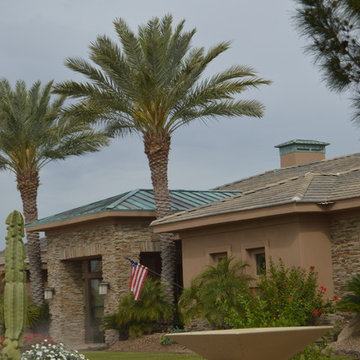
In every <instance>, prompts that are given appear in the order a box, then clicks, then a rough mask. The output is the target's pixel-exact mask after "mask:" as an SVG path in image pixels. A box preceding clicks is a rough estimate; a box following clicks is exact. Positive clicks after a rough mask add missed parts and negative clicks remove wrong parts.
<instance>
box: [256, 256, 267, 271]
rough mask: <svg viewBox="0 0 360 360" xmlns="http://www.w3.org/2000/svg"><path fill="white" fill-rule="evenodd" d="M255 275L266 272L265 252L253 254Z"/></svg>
mask: <svg viewBox="0 0 360 360" xmlns="http://www.w3.org/2000/svg"><path fill="white" fill-rule="evenodd" d="M255 263H256V275H262V274H264V273H265V272H266V258H265V251H264V252H261V253H258V254H255Z"/></svg>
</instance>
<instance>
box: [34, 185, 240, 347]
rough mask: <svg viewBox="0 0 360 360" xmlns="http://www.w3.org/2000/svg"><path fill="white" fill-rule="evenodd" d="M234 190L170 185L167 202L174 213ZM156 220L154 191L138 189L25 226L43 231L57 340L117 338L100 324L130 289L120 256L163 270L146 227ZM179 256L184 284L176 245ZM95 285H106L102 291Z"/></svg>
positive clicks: (155, 243)
mask: <svg viewBox="0 0 360 360" xmlns="http://www.w3.org/2000/svg"><path fill="white" fill-rule="evenodd" d="M237 193H238V192H237V191H233V190H206V191H191V190H171V191H170V200H171V207H172V210H173V211H174V212H175V211H180V210H185V209H188V208H192V207H194V206H199V205H203V204H207V203H210V202H213V201H217V200H220V199H223V198H225V197H229V196H232V195H234V194H237ZM154 219H155V202H154V197H153V192H152V190H144V189H138V190H134V191H129V192H126V193H123V194H120V195H117V196H113V197H111V198H108V199H104V200H101V201H97V202H95V203H91V204H87V205H84V206H81V207H79V208H76V209H71V210H68V211H65V212H62V213H60V214H56V215H53V216H49V217H46V218H44V219H40V220H38V221H36V222H33V223H30V224H27V230H28V231H40V232H45V235H46V240H47V272H48V288H47V289H46V294H47V298H48V301H49V307H50V314H51V324H50V335H51V336H52V337H53V339H54V340H55V341H58V342H64V343H66V344H70V345H71V344H74V343H77V344H79V343H81V344H83V343H86V342H87V343H99V342H103V341H104V340H105V342H106V343H107V344H111V343H113V342H115V341H116V339H117V336H118V333H117V332H116V331H112V330H107V331H106V332H105V338H104V334H103V333H102V332H100V330H99V325H100V324H101V322H102V319H103V316H104V314H110V313H113V312H115V311H116V310H117V306H118V303H119V300H120V298H121V295H122V294H125V293H127V292H128V286H129V278H130V273H131V266H130V263H129V262H128V261H127V260H125V259H124V256H126V257H129V258H131V259H134V260H140V262H141V263H142V264H144V265H146V266H148V267H149V268H150V269H152V271H154V272H155V273H160V272H161V263H160V249H159V240H158V236H157V235H156V234H154V233H153V231H152V229H151V228H150V227H149V224H150V223H151V221H153V220H154ZM177 244H178V245H180V243H177ZM177 259H178V260H177V267H178V271H177V274H178V278H177V282H178V283H180V284H182V279H181V274H182V271H181V248H180V246H178V248H177ZM101 284H102V286H100V285H101ZM99 287H100V288H101V289H104V287H105V289H104V290H103V293H104V292H105V294H100V293H99Z"/></svg>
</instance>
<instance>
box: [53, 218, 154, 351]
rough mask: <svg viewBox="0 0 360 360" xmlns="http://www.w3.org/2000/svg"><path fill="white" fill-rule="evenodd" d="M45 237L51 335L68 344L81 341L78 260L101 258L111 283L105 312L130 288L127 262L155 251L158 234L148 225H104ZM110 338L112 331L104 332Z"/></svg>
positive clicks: (82, 317)
mask: <svg viewBox="0 0 360 360" xmlns="http://www.w3.org/2000/svg"><path fill="white" fill-rule="evenodd" d="M46 235H47V241H48V259H49V260H48V283H49V286H51V287H54V288H55V294H54V297H53V299H52V300H50V302H49V305H50V313H51V325H50V334H51V336H52V337H53V338H54V340H55V341H59V342H64V343H66V344H76V343H77V344H81V343H84V342H85V310H84V285H83V280H82V278H81V275H82V269H81V261H79V258H86V257H91V256H101V257H102V266H103V268H102V271H103V281H106V282H108V283H109V284H110V289H109V291H108V294H107V295H104V296H105V299H104V300H105V309H104V312H105V314H109V313H112V312H114V311H116V309H117V305H118V303H119V300H120V298H121V296H122V295H123V294H125V293H126V292H128V285H129V277H130V272H131V267H130V263H129V262H128V261H127V260H125V259H124V258H123V256H127V257H130V258H132V259H134V260H137V259H138V257H139V253H140V251H157V250H158V241H157V237H156V235H154V234H153V233H152V231H151V230H150V229H149V228H148V226H147V224H146V223H144V224H132V223H130V224H124V223H122V224H107V225H106V224H104V225H98V226H93V227H91V226H87V227H82V228H72V229H68V230H67V231H64V229H62V230H61V232H60V231H52V232H48V233H47V234H46ZM105 341H106V342H107V343H111V342H113V341H114V333H113V332H111V331H109V332H108V334H105Z"/></svg>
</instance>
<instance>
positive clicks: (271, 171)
mask: <svg viewBox="0 0 360 360" xmlns="http://www.w3.org/2000/svg"><path fill="white" fill-rule="evenodd" d="M355 155H360V153H354V154H349V155H342V156H336V157H334V158H331V159H323V160H319V161H313V162H307V163H303V164H298V165H293V166H287V167H284V168H278V169H273V170H268V171H264V172H261V173H258V174H255V175H252V176H248V177H245V178H242V179H240V180H237V181H232V182H230V183H226V184H223V185H220V186H217V187H215V188H214V189H213V190H218V189H219V190H220V188H224V187H226V186H231V185H235V184H238V183H241V182H244V181H246V180H250V179H254V178H257V177H260V176H264V175H265V174H271V173H277V172H279V171H282V170H285V169H286V170H288V169H295V168H300V167H303V166H308V165H312V164H316V163H322V162H331V161H336V160H339V159H342V158H349V157H352V156H355ZM324 175H325V174H324Z"/></svg>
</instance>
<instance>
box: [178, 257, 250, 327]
mask: <svg viewBox="0 0 360 360" xmlns="http://www.w3.org/2000/svg"><path fill="white" fill-rule="evenodd" d="M245 267H246V264H244V263H242V262H234V259H232V258H227V259H222V260H221V261H219V262H218V263H217V264H216V265H213V266H208V267H207V269H206V270H205V271H204V272H202V273H201V274H199V275H198V276H197V277H196V278H195V279H194V280H193V281H192V282H191V285H190V287H189V288H187V289H184V291H183V293H182V294H181V296H180V299H179V309H180V312H181V314H182V316H183V318H184V321H185V323H188V322H189V321H190V320H191V319H193V318H200V319H206V320H207V321H208V323H209V324H210V325H211V326H212V327H214V328H217V329H222V328H226V327H228V326H227V325H226V323H225V317H226V315H227V314H226V312H225V311H224V307H223V304H224V303H226V304H227V307H229V308H232V307H234V306H235V304H237V305H238V302H237V299H238V297H239V296H241V295H243V296H244V297H251V293H250V288H249V281H250V277H249V276H247V275H245V274H244V269H245ZM237 310H238V311H240V309H239V308H237Z"/></svg>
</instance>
